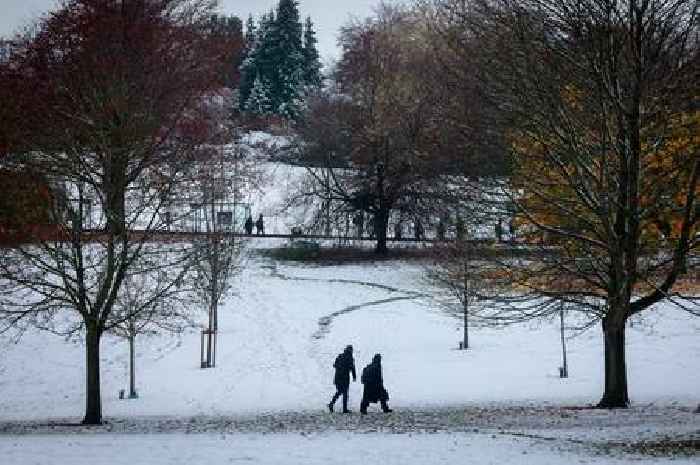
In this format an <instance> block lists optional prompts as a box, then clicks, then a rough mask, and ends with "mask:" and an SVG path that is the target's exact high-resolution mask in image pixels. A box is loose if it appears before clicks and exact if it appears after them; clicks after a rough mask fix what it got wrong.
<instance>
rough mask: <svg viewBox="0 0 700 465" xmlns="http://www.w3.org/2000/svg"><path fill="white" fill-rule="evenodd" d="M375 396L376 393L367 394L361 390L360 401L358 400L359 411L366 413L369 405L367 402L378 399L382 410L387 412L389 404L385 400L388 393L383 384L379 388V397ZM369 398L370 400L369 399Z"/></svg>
mask: <svg viewBox="0 0 700 465" xmlns="http://www.w3.org/2000/svg"><path fill="white" fill-rule="evenodd" d="M376 397H377V396H376V395H375V396H372V394H370V395H367V393H366V392H363V393H362V401H361V402H360V413H367V407H369V404H371V403H374V402H377V401H379V405H381V406H382V411H384V412H388V411H389V410H390V409H389V405H388V404H387V401H388V400H389V393H388V392H387V391H386V389H384V387H383V386H382V387H381V388H380V393H379V399H377V398H376ZM370 398H371V399H372V400H370Z"/></svg>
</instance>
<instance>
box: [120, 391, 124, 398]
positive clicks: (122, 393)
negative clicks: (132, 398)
mask: <svg viewBox="0 0 700 465" xmlns="http://www.w3.org/2000/svg"><path fill="white" fill-rule="evenodd" d="M119 399H121V400H124V389H120V390H119Z"/></svg>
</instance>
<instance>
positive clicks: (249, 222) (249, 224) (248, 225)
mask: <svg viewBox="0 0 700 465" xmlns="http://www.w3.org/2000/svg"><path fill="white" fill-rule="evenodd" d="M244 227H245V233H246V234H247V235H249V236H250V235H251V234H253V215H248V218H247V219H246V220H245V225H244Z"/></svg>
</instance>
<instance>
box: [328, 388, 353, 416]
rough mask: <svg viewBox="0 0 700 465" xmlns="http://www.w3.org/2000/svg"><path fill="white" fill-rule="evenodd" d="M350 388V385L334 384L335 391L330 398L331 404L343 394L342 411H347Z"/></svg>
mask: <svg viewBox="0 0 700 465" xmlns="http://www.w3.org/2000/svg"><path fill="white" fill-rule="evenodd" d="M349 388H350V385H347V386H345V385H342V384H336V385H335V389H336V392H335V394H334V395H333V398H332V399H331V406H333V405H335V401H336V400H338V397H340V396H343V412H347V410H348V389H349Z"/></svg>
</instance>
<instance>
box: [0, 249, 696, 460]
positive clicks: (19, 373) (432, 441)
mask: <svg viewBox="0 0 700 465" xmlns="http://www.w3.org/2000/svg"><path fill="white" fill-rule="evenodd" d="M421 274H422V267H421V266H420V265H419V264H416V263H406V262H378V263H376V264H372V263H368V264H360V265H358V264H355V265H345V266H312V265H294V264H289V263H280V262H274V261H272V260H269V259H265V258H262V257H258V256H254V255H251V257H250V258H249V260H248V264H247V267H246V270H245V272H244V273H243V274H242V275H241V276H240V277H239V282H238V289H239V295H238V296H236V297H233V298H230V299H229V301H228V302H227V303H226V305H225V306H224V308H222V309H221V310H220V315H219V326H220V332H219V339H218V354H217V367H216V368H214V369H209V370H202V369H200V368H199V367H198V363H199V351H200V340H199V334H198V333H195V332H192V333H188V334H185V335H183V336H182V337H175V336H155V337H149V338H146V337H144V338H141V339H139V340H137V350H138V357H137V387H138V391H139V395H140V398H139V399H137V400H119V399H118V391H119V390H120V389H124V388H126V387H127V383H128V379H127V354H128V347H127V344H126V342H124V341H122V340H119V339H116V338H112V337H106V338H105V339H104V340H103V344H102V356H103V357H102V363H103V365H102V368H103V371H102V388H103V391H102V392H103V412H104V414H105V418H106V420H107V421H108V422H109V424H108V425H107V426H105V427H99V428H97V429H94V428H76V427H70V426H61V424H63V423H70V422H76V421H79V420H80V418H81V416H82V413H83V407H84V397H83V390H84V363H83V362H84V360H83V358H84V353H83V350H84V349H83V347H82V346H81V345H80V343H76V342H71V341H65V340H63V339H62V338H60V337H57V336H53V335H50V334H46V333H39V332H29V333H27V334H26V335H25V336H24V337H23V339H22V340H21V342H20V343H19V344H17V345H14V344H8V343H7V342H6V341H3V343H2V344H0V457H2V459H0V463H2V464H4V465H6V464H30V463H39V464H44V463H47V464H48V463H51V464H54V463H75V464H80V463H115V464H117V463H130V464H133V463H148V464H157V463H164V464H165V463H187V464H191V463H197V462H200V461H203V460H207V461H208V463H237V462H248V463H263V464H267V463H270V464H273V463H279V464H305V463H308V464H315V463H329V462H330V461H333V462H335V463H364V462H366V461H367V460H382V461H384V462H385V463H396V464H399V463H402V464H403V463H406V464H413V463H416V464H419V463H420V464H427V463H483V464H487V463H499V464H502V463H513V464H516V463H522V464H530V463H532V464H549V463H552V464H555V463H557V464H559V463H566V462H568V461H573V462H578V463H596V464H598V463H600V464H608V463H610V464H616V463H626V461H627V460H632V459H634V462H635V463H659V460H661V459H659V458H654V459H653V460H652V459H651V458H648V457H647V458H645V457H637V456H628V455H625V454H623V453H622V452H619V453H612V455H611V454H608V453H600V452H599V449H598V448H597V446H596V445H597V444H600V443H602V442H605V441H610V440H614V441H620V442H630V441H638V440H642V439H645V438H648V439H651V440H654V439H658V438H661V437H665V436H668V437H679V436H681V437H690V438H695V439H697V438H699V437H700V415H699V414H693V413H692V410H693V409H694V407H695V406H697V405H698V402H700V389H699V387H700V338H699V337H698V334H700V332H699V330H700V320H698V319H692V318H691V317H689V316H687V315H686V314H684V313H682V312H680V311H677V310H675V309H673V308H672V307H670V306H666V307H664V308H661V309H659V311H654V312H651V313H649V314H648V316H647V317H646V318H645V319H644V320H643V321H638V322H636V323H635V324H634V326H633V327H632V328H631V329H630V331H629V336H628V340H627V348H628V374H629V380H630V396H631V398H632V401H633V407H632V409H630V410H629V411H624V412H606V411H602V412H601V411H597V410H573V409H568V408H567V407H574V406H586V405H588V404H591V403H594V402H595V401H596V400H597V399H598V397H599V396H600V394H601V392H602V382H603V378H602V376H603V375H602V361H603V359H602V341H601V335H600V330H599V328H594V329H592V330H590V331H588V332H586V333H584V334H583V335H580V336H578V337H575V338H573V339H570V340H569V341H568V348H569V370H570V378H569V379H566V380H561V379H559V377H558V366H559V365H560V364H561V348H560V345H559V344H560V343H559V327H558V321H556V322H555V321H552V322H540V323H532V324H528V325H521V326H515V327H510V328H506V329H493V328H474V329H473V330H472V332H471V343H472V348H471V349H470V350H468V351H459V350H456V346H457V344H458V341H459V340H460V336H461V328H460V326H459V322H458V321H457V320H454V319H452V318H450V317H448V316H446V315H444V314H443V313H442V312H440V310H439V309H438V308H437V307H436V306H435V305H434V304H432V303H431V302H430V300H429V299H427V298H426V297H425V294H426V293H428V292H429V291H430V289H429V288H428V287H427V285H426V284H425V283H424V282H423V280H422V278H421ZM346 344H353V345H354V347H355V359H356V363H357V366H358V371H359V370H361V369H362V367H363V366H364V365H365V364H367V363H368V362H369V361H370V360H371V358H372V355H373V354H374V353H376V352H380V353H382V355H383V364H384V379H385V384H386V386H387V388H388V389H389V391H390V393H391V401H390V404H391V406H392V408H394V409H395V412H394V413H393V414H390V415H388V416H386V417H385V416H383V415H382V414H380V413H377V412H376V407H371V408H370V409H371V410H372V409H375V411H374V412H371V413H370V415H368V417H367V418H365V419H362V418H360V417H359V415H357V413H355V414H353V415H349V416H343V415H340V414H335V415H333V416H331V415H330V414H328V413H327V412H326V411H324V409H325V408H326V407H325V405H326V404H327V403H328V400H329V398H330V396H331V394H332V392H333V386H332V379H333V370H332V363H333V360H334V358H335V356H336V355H337V353H338V352H340V351H342V349H343V347H344V346H345V345H346ZM360 396H361V385H360V384H359V382H358V383H352V384H351V388H350V399H351V409H352V410H354V411H355V412H357V411H358V410H359V406H358V404H359V400H360ZM77 432H87V433H90V434H81V435H76V434H75V433H77ZM418 432H422V433H433V434H415V433H418ZM27 433H33V434H27ZM38 433H41V434H38ZM134 433H152V434H147V435H143V434H134ZM186 433H198V434H186ZM359 433H364V434H359ZM390 433H394V434H390ZM579 440H584V441H586V442H585V444H584V445H581V444H580V443H579V442H578V441H579ZM591 448H593V449H591ZM96 457H98V458H97V459H96ZM696 459H697V456H695V457H691V458H687V459H676V460H674V461H673V463H676V464H685V463H697V462H696V461H695V460H696Z"/></svg>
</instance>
